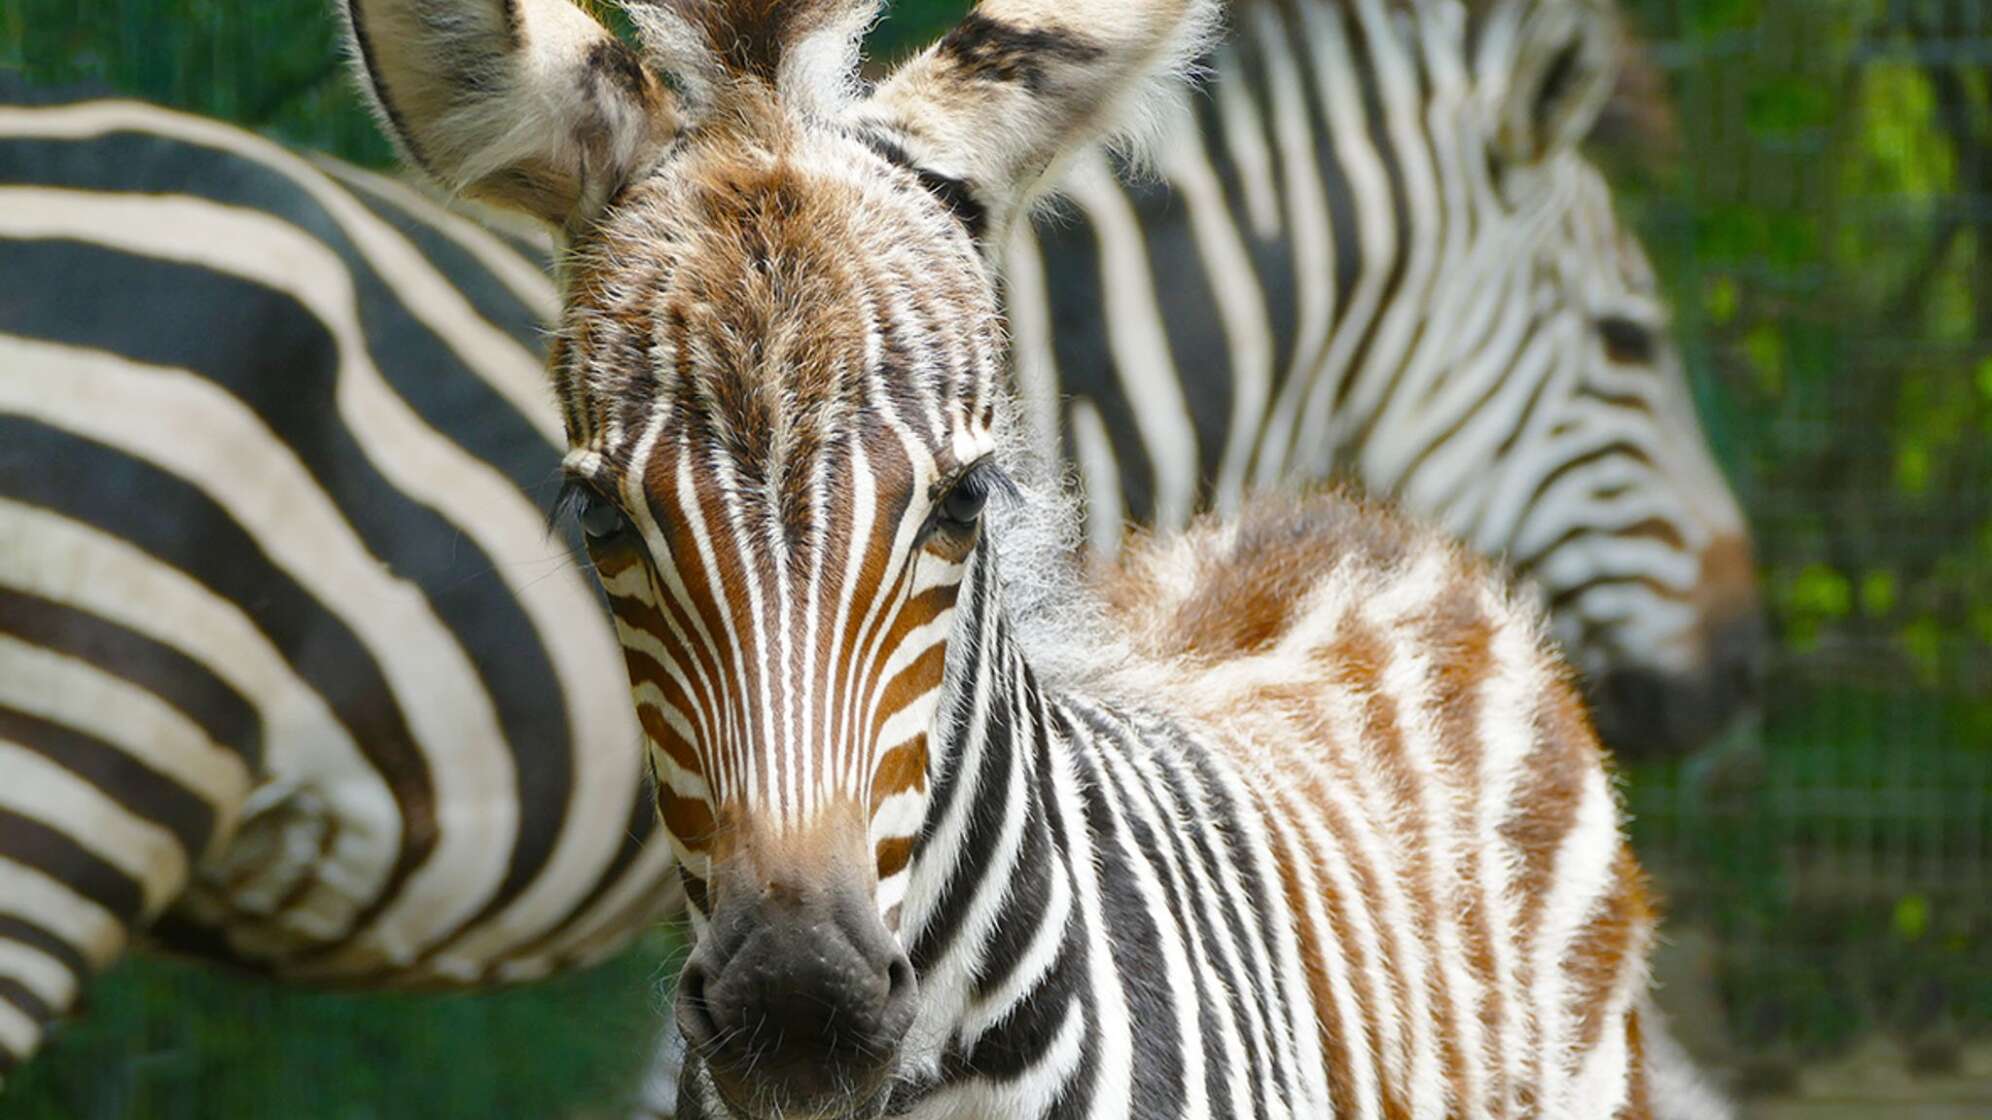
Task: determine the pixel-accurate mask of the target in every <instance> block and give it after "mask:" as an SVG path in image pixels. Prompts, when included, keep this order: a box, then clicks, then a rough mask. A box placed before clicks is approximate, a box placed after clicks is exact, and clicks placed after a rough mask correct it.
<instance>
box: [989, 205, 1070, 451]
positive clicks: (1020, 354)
mask: <svg viewBox="0 0 1992 1120" xmlns="http://www.w3.org/2000/svg"><path fill="white" fill-rule="evenodd" d="M1003 281H1004V284H1003V296H1004V299H1003V303H1004V308H1005V310H1006V312H1007V313H1008V316H1007V317H1008V319H1009V325H1010V364H1011V369H1012V373H1011V376H1012V377H1014V378H1015V379H1016V387H1017V399H1018V401H1019V402H1020V403H1021V404H1022V409H1021V412H1022V419H1023V421H1024V428H1025V431H1026V432H1027V436H1026V439H1027V440H1028V445H1029V446H1030V447H1031V448H1032V449H1033V451H1034V452H1035V454H1036V456H1037V459H1038V461H1039V462H1040V463H1046V464H1051V463H1057V462H1058V461H1059V442H1060V441H1059V425H1058V417H1059V403H1060V402H1059V375H1058V358H1057V354H1056V352H1055V351H1054V350H1053V348H1052V341H1051V340H1052V329H1051V295H1050V292H1049V291H1048V289H1047V288H1046V287H1045V278H1044V257H1043V254H1042V252H1041V251H1040V250H1039V248H1038V243H1037V234H1036V233H1034V232H1033V231H1032V229H1031V226H1030V223H1029V222H1018V223H1016V232H1015V234H1013V235H1012V237H1011V238H1010V246H1009V248H1008V249H1006V250H1005V251H1004V253H1003Z"/></svg>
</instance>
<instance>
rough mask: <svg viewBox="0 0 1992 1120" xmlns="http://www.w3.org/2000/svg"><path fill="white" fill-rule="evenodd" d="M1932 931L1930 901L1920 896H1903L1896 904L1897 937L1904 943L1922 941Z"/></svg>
mask: <svg viewBox="0 0 1992 1120" xmlns="http://www.w3.org/2000/svg"><path fill="white" fill-rule="evenodd" d="M1929 930H1930V900H1929V899H1927V898H1924V897H1923V896H1922V895H1920V894H1910V895H1904V896H1902V899H1901V900H1900V901H1898V902H1897V903H1896V904H1895V935H1896V936H1897V937H1900V938H1901V939H1902V940H1904V941H1921V940H1922V939H1923V935H1924V934H1925V933H1928V932H1929Z"/></svg>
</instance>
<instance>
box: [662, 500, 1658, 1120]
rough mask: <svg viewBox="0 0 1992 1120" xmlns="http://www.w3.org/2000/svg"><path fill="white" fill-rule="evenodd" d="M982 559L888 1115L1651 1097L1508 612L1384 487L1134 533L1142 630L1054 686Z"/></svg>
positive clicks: (704, 1100)
mask: <svg viewBox="0 0 1992 1120" xmlns="http://www.w3.org/2000/svg"><path fill="white" fill-rule="evenodd" d="M992 536H993V538H994V540H993V544H994V546H995V548H996V550H997V553H998V556H999V557H1000V556H1001V548H1002V544H1003V541H1004V538H1003V536H1002V533H1001V528H1000V524H999V526H998V527H997V528H996V529H995V530H994V532H993V533H992ZM1001 570H1002V565H1001V563H1000V561H998V560H996V559H993V558H989V557H986V556H979V557H978V558H977V561H976V563H975V566H974V567H972V568H971V570H970V572H969V573H968V574H967V575H966V576H965V577H964V580H963V586H962V590H961V593H960V600H959V601H960V603H961V606H960V612H961V616H960V619H959V621H958V622H957V624H956V630H955V637H954V639H953V642H952V644H951V646H950V650H949V656H950V658H951V659H954V658H958V659H959V660H958V662H956V664H958V666H959V669H958V670H957V671H954V673H953V677H954V679H955V680H957V681H959V685H958V687H957V688H955V689H953V690H951V691H950V692H949V693H948V695H947V698H946V699H945V700H944V701H943V703H944V704H945V705H946V709H947V717H946V718H945V719H944V720H942V721H941V723H940V726H944V727H947V728H950V729H951V734H950V735H949V736H948V737H946V738H944V739H941V740H939V741H938V742H937V744H936V748H935V750H936V754H935V758H934V764H933V765H934V770H935V774H936V777H935V779H934V790H933V795H932V796H933V802H932V805H931V807H930V808H929V811H928V818H927V819H928V827H927V830H926V832H925V833H924V834H923V841H922V847H921V848H920V850H919V851H918V852H917V854H916V856H915V857H914V858H915V863H914V868H913V871H912V876H911V885H910V886H909V888H908V893H907V896H906V898H905V901H904V903H903V904H902V905H903V913H904V917H903V919H902V926H901V931H902V932H901V936H902V938H903V940H904V941H905V943H906V945H907V946H908V953H909V954H910V956H911V959H912V962H913V968H914V970H915V972H916V973H917V974H918V975H919V977H920V982H921V992H922V998H923V1004H922V1008H921V1015H920V1018H919V1019H918V1020H916V1022H915V1024H914V1026H913V1028H912V1030H911V1032H910V1038H911V1039H912V1040H913V1041H912V1042H911V1043H910V1044H909V1047H910V1048H911V1049H913V1050H914V1054H913V1055H912V1056H910V1057H909V1059H908V1061H907V1063H906V1066H907V1069H906V1072H905V1073H904V1074H903V1075H902V1076H903V1078H904V1081H903V1084H902V1086H901V1087H900V1089H899V1098H898V1100H897V1101H896V1103H895V1106H894V1108H893V1109H892V1110H891V1111H892V1112H893V1113H894V1114H902V1115H907V1116H912V1117H920V1118H933V1120H941V1118H956V1117H985V1116H986V1117H999V1116H1000V1117H1014V1118H1037V1117H1054V1116H1055V1117H1109V1116H1111V1117H1122V1116H1132V1117H1142V1118H1160V1117H1177V1116H1181V1117H1206V1116H1232V1117H1326V1116H1340V1117H1351V1118H1353V1117H1380V1116H1421V1117H1426V1116H1444V1115H1454V1116H1525V1115H1526V1116H1543V1117H1611V1116H1627V1117H1631V1116H1646V1115H1649V1112H1648V1101H1647V1099H1646V1091H1645V1088H1644V1085H1643V1073H1642V1061H1641V1040H1640V1024H1639V1021H1638V1017H1637V1013H1636V1011H1635V1010H1634V1001H1635V999H1636V997H1637V996H1638V995H1639V994H1640V992H1641V991H1642V989H1643V985H1644V978H1645V977H1644V959H1645V952H1646V948H1647V946H1648V944H1649V942H1650V940H1651V936H1652V925H1653V919H1652V915H1651V911H1650V910H1649V908H1648V907H1647V905H1646V902H1645V900H1644V896H1643V894H1642V883H1641V878H1640V875H1639V872H1638V870H1637V866H1636V863H1635V861H1634V859H1633V857H1632V855H1631V852H1630V850H1629V849H1628V848H1627V846H1626V845H1625V843H1624V841H1623V839H1622V837H1621V836H1620V834H1619V832H1618V815H1617V811H1616V807H1615V804H1614V801H1613V797H1612V793H1611V790H1610V786H1609V782H1608V779H1607V775H1606V772H1605V769H1604V767H1603V766H1602V764H1601V760H1600V753H1599V750H1598V748H1597V745H1596V742H1595V739H1594V737H1593V736H1592V734H1591V732H1590V730H1589V728H1588V726H1587V725H1586V723H1585V720H1584V716H1583V713H1582V707H1581V703H1580V701H1579V700H1578V698H1577V696H1576V694H1575V692H1574V690H1573V689H1572V688H1571V686H1570V684H1569V682H1568V681H1567V679H1566V675H1565V673H1564V671H1563V669H1562V668H1561V666H1560V665H1559V664H1558V663H1557V662H1556V661H1555V659H1554V658H1553V657H1552V655H1551V654H1550V653H1549V652H1548V649H1547V646H1546V644H1545V642H1544V640H1543V637H1542V634H1541V627H1540V622H1539V619H1538V617H1537V616H1536V615H1535V613H1534V612H1533V611H1532V610H1530V609H1525V608H1518V607H1517V606H1516V605H1515V604H1514V603H1512V602H1511V601H1509V599H1508V598H1507V597H1506V595H1505V594H1504V593H1503V592H1502V591H1501V590H1500V589H1499V588H1498V587H1497V586H1496V585H1495V584H1494V583H1493V581H1491V580H1490V579H1488V578H1487V576H1486V574H1485V573H1484V571H1482V570H1481V569H1480V568H1479V567H1478V566H1477V565H1473V564H1470V563H1466V562H1464V561H1463V560H1462V559H1461V558H1460V556H1459V555H1457V553H1456V552H1454V551H1453V550H1452V549H1451V548H1449V547H1447V546H1445V545H1442V544H1440V543H1438V542H1437V541H1436V540H1434V539H1433V538H1431V537H1429V536H1426V535H1423V534H1417V533H1411V532H1408V531H1406V530H1405V529H1404V528H1403V527H1402V526H1400V525H1398V524H1396V523H1395V522H1394V521H1392V520H1391V519H1389V518H1388V517H1386V516H1384V515H1383V514H1381V513H1379V512H1378V511H1376V510H1371V509H1364V508H1362V507H1360V506H1358V505H1356V504H1354V503H1351V502H1347V501H1345V500H1343V499H1339V498H1334V497H1326V498H1317V499H1313V500H1310V501H1308V502H1306V503H1303V504H1296V503H1292V502H1287V501H1266V500H1258V501H1256V502H1254V503H1250V504H1248V506H1247V508H1246V510H1244V511H1243V512H1242V514H1241V515H1240V517H1239V519H1237V520H1227V521H1218V522H1212V521H1206V522H1203V523H1200V524H1199V525H1197V526H1196V527H1195V528H1194V529H1193V530H1191V531H1190V532H1189V533H1187V534H1184V535H1174V536H1163V537H1160V538H1157V539H1155V540H1152V541H1150V542H1148V543H1147V544H1146V545H1145V546H1142V547H1139V548H1138V549H1137V551H1136V553H1135V554H1134V555H1133V556H1132V557H1130V558H1129V559H1128V561H1127V563H1126V565H1125V566H1124V567H1123V568H1121V569H1119V570H1118V571H1117V572H1115V573H1114V576H1113V578H1112V581H1111V583H1110V585H1109V587H1108V589H1107V592H1108V595H1109V599H1110V608H1109V616H1108V617H1109V618H1110V620H1111V621H1112V622H1113V623H1114V624H1116V625H1117V626H1120V627H1125V628H1127V629H1129V630H1131V632H1132V634H1133V636H1134V637H1133V643H1132V644H1133V646H1134V648H1133V650H1132V651H1131V652H1130V653H1128V654H1127V655H1126V660H1125V662H1124V663H1122V664H1118V665H1115V666H1114V667H1113V668H1111V669H1109V670H1106V671H1104V672H1102V671H1101V670H1100V669H1099V668H1098V667H1097V665H1096V666H1095V667H1093V668H1090V669H1088V670H1084V671H1082V672H1080V673H1078V674H1076V675H1066V676H1064V679H1060V677H1061V675H1060V674H1057V673H1056V672H1054V673H1051V674H1041V673H1039V672H1037V671H1036V670H1035V669H1034V667H1033V661H1032V658H1030V657H1029V656H1027V655H1026V654H1025V653H1024V652H1023V651H1022V648H1021V646H1020V642H1019V640H1018V639H1017V638H1016V637H1015V636H1014V635H1013V634H1012V626H1013V623H1012V621H1011V620H1010V619H1009V617H1008V616H1007V615H1006V613H1005V610H1004V607H1003V602H1002V594H1001V592H1002V590H1003V588H1002V586H1001V585H1002V582H1003V581H1002V579H1001V577H1000V574H999V573H1000V572H1001ZM1075 677H1076V679H1075ZM693 1085H694V1093H693V1098H692V1099H693V1104H692V1106H691V1107H689V1108H686V1109H682V1110H681V1112H680V1115H681V1116H702V1115H730V1114H731V1113H729V1112H727V1111H726V1109H725V1106H724V1103H723V1101H722V1100H720V1098H718V1097H717V1096H716V1095H714V1094H713V1091H712V1089H711V1087H710V1082H706V1081H699V1080H697V1075H696V1074H695V1075H694V1081H693ZM701 1093H703V1095H701Z"/></svg>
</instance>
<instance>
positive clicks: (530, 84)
mask: <svg viewBox="0 0 1992 1120" xmlns="http://www.w3.org/2000/svg"><path fill="white" fill-rule="evenodd" d="M341 8H342V11H343V13H344V16H345V24H346V38H347V42H348V43H349V44H350V45H351V53H352V56H353V59H354V63H355V65H356V67H357V68H358V70H359V73H360V77H361V84H362V86H363V88H365V90H366V91H367V93H368V94H369V95H370V97H371V99H372V101H373V103H374V106H375V109H376V111H377V112H378V114H379V116H380V118H381V120H382V122H383V124H384V125H385V126H386V129H387V131H388V133H389V134H390V135H391V136H392V137H393V138H394V140H395V142H396V144H397V145H399V147H400V148H401V150H402V152H403V153H404V154H405V155H406V156H407V157H408V159H409V160H410V162H412V163H414V164H416V165H417V166H419V167H421V168H422V169H423V170H425V171H427V172H428V173H429V174H430V175H431V176H433V177H434V178H435V179H437V180H438V181H439V182H441V183H442V184H443V185H444V186H446V187H448V188H450V189H452V190H457V191H462V192H464V193H466V194H470V195H474V196H477V197H480V198H484V199H487V200H489V201H491V202H494V203H497V204H499V205H501V206H507V207H510V208H512V209H516V210H521V211H524V212H525V213H527V214H531V215H532V216H534V217H536V218H539V219H541V220H543V221H546V222H549V223H552V224H555V225H563V224H566V223H569V222H572V221H576V220H581V219H585V218H586V217H587V216H589V215H590V214H592V213H594V212H596V211H598V210H599V209H600V207H601V206H602V205H603V204H605V203H606V202H607V200H608V199H609V198H610V197H611V196H612V195H613V194H614V192H615V191H616V190H617V189H618V188H619V187H620V186H621V185H622V183H623V182H624V181H626V180H627V178H628V177H629V176H630V175H631V174H633V173H634V172H635V171H636V170H637V169H638V168H640V167H641V166H643V165H644V164H645V163H646V162H647V161H648V160H649V159H650V158H652V157H654V155H655V154H656V153H657V152H658V151H660V150H662V148H663V147H664V146H665V145H666V144H667V143H669V140H670V137H671V136H672V134H673V133H674V132H675V131H676V129H677V119H678V118H677V109H676V102H675V99H674V98H673V96H672V94H671V93H670V91H669V90H667V89H666V88H665V87H664V85H663V83H662V82H660V81H659V80H658V79H657V77H656V75H655V74H654V73H652V72H651V70H650V69H649V67H648V66H646V65H645V64H644V62H643V60H642V59H640V58H639V57H638V56H637V54H636V52H634V51H632V50H631V49H630V48H629V47H627V46H625V45H624V44H623V43H622V42H621V41H620V40H618V39H617V38H616V37H615V36H613V35H611V34H610V33H609V32H608V30H607V29H605V28H604V27H602V26H601V25H600V24H598V23H596V22H595V21H594V20H593V19H591V18H590V17H588V16H587V15H585V14H584V13H582V11H581V10H580V9H579V8H576V7H575V6H574V5H572V4H570V3H568V2H567V0H447V2H445V0H343V3H342V4H341Z"/></svg>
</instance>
